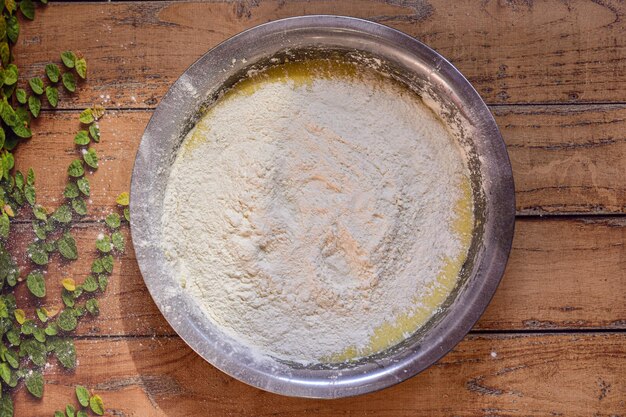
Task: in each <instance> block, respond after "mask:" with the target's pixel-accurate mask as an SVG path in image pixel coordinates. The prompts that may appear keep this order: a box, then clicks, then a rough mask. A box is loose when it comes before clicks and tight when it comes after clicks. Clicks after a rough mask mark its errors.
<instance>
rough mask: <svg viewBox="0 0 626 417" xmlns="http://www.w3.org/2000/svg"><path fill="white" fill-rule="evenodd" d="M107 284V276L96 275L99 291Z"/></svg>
mask: <svg viewBox="0 0 626 417" xmlns="http://www.w3.org/2000/svg"><path fill="white" fill-rule="evenodd" d="M107 285H109V278H107V276H106V275H98V287H100V291H102V292H105V291H106V289H107Z"/></svg>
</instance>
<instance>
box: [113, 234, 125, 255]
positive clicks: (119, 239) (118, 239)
mask: <svg viewBox="0 0 626 417" xmlns="http://www.w3.org/2000/svg"><path fill="white" fill-rule="evenodd" d="M111 242H112V243H113V247H114V248H115V249H117V250H118V251H120V252H124V249H125V244H124V235H123V234H122V232H120V231H116V232H113V234H112V235H111Z"/></svg>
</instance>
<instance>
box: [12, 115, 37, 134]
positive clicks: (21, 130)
mask: <svg viewBox="0 0 626 417" xmlns="http://www.w3.org/2000/svg"><path fill="white" fill-rule="evenodd" d="M11 130H12V131H13V133H15V134H16V135H17V136H18V137H20V138H22V139H28V138H30V137H31V136H33V133H32V132H31V131H30V129H29V128H28V124H27V123H26V122H24V121H21V120H19V119H18V120H17V122H16V124H15V125H13V126H11Z"/></svg>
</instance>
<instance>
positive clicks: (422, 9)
mask: <svg viewBox="0 0 626 417" xmlns="http://www.w3.org/2000/svg"><path fill="white" fill-rule="evenodd" d="M625 12H626V6H625V5H624V3H623V2H621V1H618V0H603V1H594V2H588V1H583V0H571V1H567V2H551V1H489V0H487V1H483V2H476V1H472V0H462V1H457V2H454V5H451V4H450V3H449V2H446V1H445V0H407V1H397V0H385V1H376V0H348V1H341V2H335V1H330V0H309V1H283V0H254V1H250V0H246V1H235V2H221V1H218V2H210V3H201V2H132V3H113V4H111V3H107V2H102V3H82V4H81V3H78V4H77V3H70V2H65V3H52V4H50V5H48V6H47V7H40V8H38V13H37V14H38V17H37V19H36V20H35V21H34V22H28V23H25V24H23V26H22V33H21V35H20V41H19V47H18V48H17V49H16V55H17V57H18V61H19V64H20V67H22V68H24V70H25V71H24V74H23V75H24V76H25V78H23V79H28V78H29V77H31V76H34V75H42V74H43V68H44V66H45V64H46V63H47V62H49V61H50V60H54V59H57V60H58V59H59V58H58V54H59V53H60V52H61V51H63V50H66V49H75V48H77V46H78V45H80V47H82V48H83V49H82V52H83V53H84V54H85V56H87V57H88V61H89V83H87V84H84V85H83V86H82V89H83V93H81V94H80V95H76V96H74V97H73V98H72V100H71V101H68V100H65V99H63V100H62V101H61V106H63V107H84V106H85V105H89V104H92V103H93V102H101V101H106V104H108V105H109V106H110V105H113V106H121V107H135V108H146V107H154V106H155V105H156V104H157V102H158V101H159V99H160V98H161V96H162V95H163V94H164V93H165V91H166V90H167V88H168V87H169V86H170V84H171V83H172V82H173V81H174V80H175V79H176V78H177V77H178V76H179V75H180V74H181V73H182V72H183V71H184V70H185V69H186V68H187V66H189V65H190V64H191V63H192V62H194V61H195V60H196V59H197V58H199V57H200V56H201V55H202V54H204V53H205V52H206V51H207V50H209V49H210V48H211V47H212V46H214V45H216V44H217V43H219V42H221V41H223V40H225V39H226V38H228V37H230V36H232V35H234V34H236V33H238V32H240V31H242V30H244V29H247V28H250V27H252V26H255V25H258V24H260V23H264V22H267V21H270V20H275V19H278V18H283V17H289V16H296V15H304V14H329V13H331V14H340V15H350V16H355V17H362V18H367V19H370V20H373V21H376V22H380V23H384V24H387V25H390V26H392V27H394V28H397V29H399V30H402V31H404V32H406V33H408V34H410V35H411V36H414V37H416V38H418V39H420V40H422V41H423V42H425V43H427V44H428V45H430V46H431V47H433V48H434V49H435V50H437V51H438V52H440V53H441V54H443V55H444V56H445V57H447V58H448V59H450V60H451V61H452V63H453V64H454V65H456V66H457V67H458V68H459V69H460V70H461V72H463V74H465V75H466V76H467V77H468V78H469V80H470V81H471V82H472V84H473V85H474V86H475V87H476V88H477V90H478V91H479V93H480V94H481V95H482V96H483V97H484V98H485V100H487V101H488V102H490V103H508V104H510V103H537V102H541V103H590V102H623V101H624V97H626V72H625V71H623V68H624V67H625V66H626V37H625V36H623V34H624V31H625V29H626V27H625V23H624V22H625V21H626V20H625V19H624V13H625ZM79 40H80V41H79Z"/></svg>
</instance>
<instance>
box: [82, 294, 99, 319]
mask: <svg viewBox="0 0 626 417" xmlns="http://www.w3.org/2000/svg"><path fill="white" fill-rule="evenodd" d="M85 308H86V309H87V311H88V312H89V314H91V315H92V316H97V315H98V314H100V307H99V306H98V300H97V299H95V298H90V299H89V300H87V301H86V302H85Z"/></svg>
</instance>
